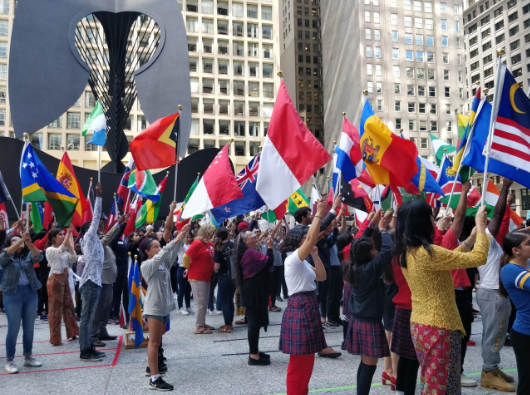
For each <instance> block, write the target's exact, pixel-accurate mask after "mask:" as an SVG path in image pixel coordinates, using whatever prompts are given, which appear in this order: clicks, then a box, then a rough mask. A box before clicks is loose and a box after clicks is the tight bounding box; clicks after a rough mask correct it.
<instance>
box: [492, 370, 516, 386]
mask: <svg viewBox="0 0 530 395" xmlns="http://www.w3.org/2000/svg"><path fill="white" fill-rule="evenodd" d="M491 373H493V374H494V375H495V376H501V377H502V378H503V379H504V381H506V382H507V383H513V382H514V381H515V379H514V378H513V376H510V375H509V374H506V373H504V372H503V371H502V370H500V369H499V368H497V369H493V370H492V371H491Z"/></svg>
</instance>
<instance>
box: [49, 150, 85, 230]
mask: <svg viewBox="0 0 530 395" xmlns="http://www.w3.org/2000/svg"><path fill="white" fill-rule="evenodd" d="M57 181H59V182H60V183H61V184H62V185H63V187H65V188H66V189H67V190H68V191H69V192H70V193H71V194H72V195H74V196H75V197H76V198H78V199H79V201H78V202H77V204H76V206H75V212H74V216H73V218H72V224H74V226H81V225H83V212H84V211H85V210H89V209H90V207H89V206H88V202H87V200H86V199H85V195H84V194H83V191H82V190H81V187H80V186H79V182H78V181H77V177H76V176H75V173H74V168H73V166H72V162H71V161H70V157H69V156H68V153H66V152H65V153H64V154H63V157H62V158H61V162H60V163H59V168H58V169H57Z"/></svg>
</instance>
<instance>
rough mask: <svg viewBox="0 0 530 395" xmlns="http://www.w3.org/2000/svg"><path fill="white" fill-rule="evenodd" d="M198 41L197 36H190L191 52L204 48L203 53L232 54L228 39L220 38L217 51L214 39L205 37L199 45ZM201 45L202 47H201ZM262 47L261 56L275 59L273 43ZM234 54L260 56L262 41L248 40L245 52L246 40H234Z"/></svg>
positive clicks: (189, 49)
mask: <svg viewBox="0 0 530 395" xmlns="http://www.w3.org/2000/svg"><path fill="white" fill-rule="evenodd" d="M197 41H198V40H197V37H188V51H189V52H200V51H199V49H202V52H203V53H211V54H213V53H217V54H218V55H230V45H229V42H228V41H224V40H218V42H217V50H216V51H215V50H214V43H213V40H208V39H205V38H203V39H202V42H201V44H200V45H198V42H197ZM201 46H202V48H200V47H201ZM261 48H262V50H261V57H263V58H264V59H273V54H274V52H273V46H272V44H261ZM232 55H233V56H246V57H249V58H258V57H260V43H253V42H247V51H246V52H245V42H243V41H233V42H232Z"/></svg>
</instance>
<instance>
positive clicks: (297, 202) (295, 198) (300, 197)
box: [288, 188, 309, 215]
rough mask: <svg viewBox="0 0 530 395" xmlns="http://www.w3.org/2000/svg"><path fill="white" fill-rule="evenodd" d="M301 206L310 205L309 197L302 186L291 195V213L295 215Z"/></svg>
mask: <svg viewBox="0 0 530 395" xmlns="http://www.w3.org/2000/svg"><path fill="white" fill-rule="evenodd" d="M301 207H309V198H308V197H307V196H306V194H305V193H304V191H302V188H299V189H298V190H297V191H296V192H295V193H293V194H292V195H291V196H289V203H288V209H289V214H291V215H294V212H295V211H296V210H298V209H299V208H301Z"/></svg>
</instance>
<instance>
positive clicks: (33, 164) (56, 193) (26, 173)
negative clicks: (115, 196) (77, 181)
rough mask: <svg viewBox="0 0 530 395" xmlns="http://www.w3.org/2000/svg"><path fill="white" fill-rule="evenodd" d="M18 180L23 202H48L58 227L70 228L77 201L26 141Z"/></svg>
mask: <svg viewBox="0 0 530 395" xmlns="http://www.w3.org/2000/svg"><path fill="white" fill-rule="evenodd" d="M20 180H21V184H22V197H23V199H24V201H26V202H45V201H48V202H50V204H51V206H52V207H53V211H54V213H55V217H56V218H57V222H58V224H59V226H60V227H61V228H62V227H68V226H70V223H71V222H72V218H73V215H74V212H75V206H76V204H77V202H78V201H79V199H78V198H77V197H75V196H74V195H73V194H72V193H71V192H69V191H68V190H67V189H66V188H65V187H64V186H63V185H62V184H61V183H60V182H59V181H57V180H56V179H55V178H54V177H53V175H52V174H51V173H50V171H49V170H48V169H47V168H46V167H45V166H44V164H43V163H42V162H41V161H40V159H39V158H38V156H37V154H35V151H33V147H32V146H31V144H30V143H29V142H28V141H26V143H25V145H24V149H23V150H22V157H21V159H20Z"/></svg>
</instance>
